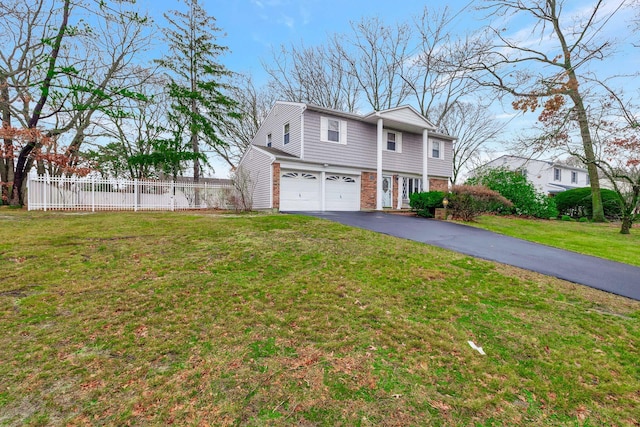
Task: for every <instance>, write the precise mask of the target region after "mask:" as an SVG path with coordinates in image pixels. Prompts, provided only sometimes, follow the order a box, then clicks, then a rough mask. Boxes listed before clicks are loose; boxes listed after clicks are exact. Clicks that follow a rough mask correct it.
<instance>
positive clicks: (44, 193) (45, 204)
mask: <svg viewBox="0 0 640 427" xmlns="http://www.w3.org/2000/svg"><path fill="white" fill-rule="evenodd" d="M42 178H43V179H42V194H43V195H44V197H43V199H44V203H43V204H44V211H45V212H46V211H47V180H46V179H44V175H43V176H42Z"/></svg>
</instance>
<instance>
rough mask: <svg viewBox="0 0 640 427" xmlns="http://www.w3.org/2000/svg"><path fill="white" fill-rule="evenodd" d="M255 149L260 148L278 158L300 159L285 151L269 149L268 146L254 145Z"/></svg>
mask: <svg viewBox="0 0 640 427" xmlns="http://www.w3.org/2000/svg"><path fill="white" fill-rule="evenodd" d="M254 147H256V148H259V149H260V150H262V151H266V152H267V153H269V154H273V155H274V156H276V157H287V158H290V159H298V157H296V156H294V155H292V154H289V153H285V152H284V151H282V150H278V149H277V148H273V147H267V146H266V145H254Z"/></svg>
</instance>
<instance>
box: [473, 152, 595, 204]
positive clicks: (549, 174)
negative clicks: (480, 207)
mask: <svg viewBox="0 0 640 427" xmlns="http://www.w3.org/2000/svg"><path fill="white" fill-rule="evenodd" d="M486 168H506V169H509V170H512V171H519V172H522V174H523V175H524V176H525V177H526V178H527V180H529V182H531V183H532V184H533V185H534V186H535V187H536V188H537V189H538V190H540V191H541V192H543V193H545V194H547V195H554V194H557V193H561V192H563V191H565V190H571V189H573V188H581V187H588V186H589V174H588V172H587V170H586V169H583V168H576V167H572V166H567V165H563V164H560V163H556V162H551V161H546V160H534V159H527V158H526V157H518V156H508V155H505V156H502V157H498V158H497V159H495V160H492V161H490V162H488V163H485V164H484V165H482V166H480V167H479V168H478V169H476V170H482V169H486ZM471 175H474V174H473V173H472V174H471Z"/></svg>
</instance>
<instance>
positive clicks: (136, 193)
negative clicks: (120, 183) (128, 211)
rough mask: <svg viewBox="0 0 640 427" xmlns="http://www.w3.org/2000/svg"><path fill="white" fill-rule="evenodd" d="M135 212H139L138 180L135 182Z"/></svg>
mask: <svg viewBox="0 0 640 427" xmlns="http://www.w3.org/2000/svg"><path fill="white" fill-rule="evenodd" d="M133 211H134V212H138V178H136V179H134V180H133Z"/></svg>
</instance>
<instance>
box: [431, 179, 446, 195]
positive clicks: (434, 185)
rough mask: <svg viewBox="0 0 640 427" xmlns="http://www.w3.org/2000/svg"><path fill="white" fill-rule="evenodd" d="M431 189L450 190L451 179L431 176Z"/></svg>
mask: <svg viewBox="0 0 640 427" xmlns="http://www.w3.org/2000/svg"><path fill="white" fill-rule="evenodd" d="M429 191H444V192H447V191H449V180H448V179H446V178H444V179H443V178H429Z"/></svg>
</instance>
